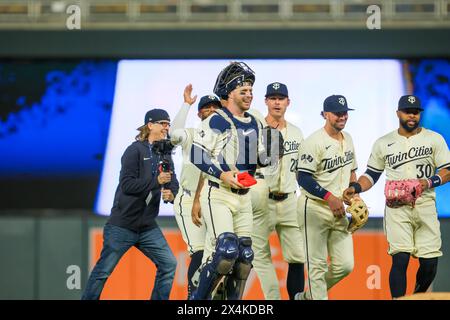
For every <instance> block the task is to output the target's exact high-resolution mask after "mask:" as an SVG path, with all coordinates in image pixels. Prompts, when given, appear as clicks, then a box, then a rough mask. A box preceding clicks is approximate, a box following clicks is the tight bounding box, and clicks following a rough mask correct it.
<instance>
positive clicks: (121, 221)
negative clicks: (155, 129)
mask: <svg viewBox="0 0 450 320" xmlns="http://www.w3.org/2000/svg"><path fill="white" fill-rule="evenodd" d="M150 149H151V145H150V144H149V143H148V142H147V141H145V142H141V141H136V142H133V143H132V144H131V145H130V146H129V147H128V148H127V149H126V150H125V152H124V154H123V156H122V160H121V161H122V168H121V170H120V178H119V185H118V186H117V189H116V194H115V196H114V203H113V207H112V209H111V216H110V218H109V220H108V223H110V224H112V225H115V226H119V227H122V228H126V229H129V230H132V231H135V232H142V231H146V230H150V229H153V228H155V227H157V224H156V221H155V218H156V217H157V216H158V213H159V204H160V200H161V185H160V184H159V183H158V179H157V178H158V174H159V171H158V163H159V161H160V160H161V156H160V155H158V154H155V153H154V152H153V151H151V150H150ZM169 158H170V159H169V160H170V166H171V169H172V172H173V174H172V181H171V182H170V185H169V189H170V190H172V193H173V194H174V196H175V195H176V194H177V192H178V188H179V185H178V181H177V178H176V175H175V170H174V165H173V161H172V158H171V157H169ZM150 192H151V193H152V196H151V199H150V201H149V203H148V204H147V203H146V199H147V198H148V195H149V194H150Z"/></svg>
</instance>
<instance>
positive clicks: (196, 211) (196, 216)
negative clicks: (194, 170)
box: [191, 174, 205, 227]
mask: <svg viewBox="0 0 450 320" xmlns="http://www.w3.org/2000/svg"><path fill="white" fill-rule="evenodd" d="M204 182H205V178H204V177H203V175H202V174H200V179H198V183H197V190H195V196H194V202H193V203H192V210H191V216H192V222H193V223H194V224H195V225H196V226H197V227H200V226H201V225H202V211H201V206H200V192H201V191H202V188H203V184H204Z"/></svg>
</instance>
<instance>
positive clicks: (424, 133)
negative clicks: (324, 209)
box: [343, 95, 450, 298]
mask: <svg viewBox="0 0 450 320" xmlns="http://www.w3.org/2000/svg"><path fill="white" fill-rule="evenodd" d="M421 111H423V109H422V106H421V104H420V100H419V98H418V97H416V96H413V95H409V96H408V95H407V96H402V97H401V98H400V100H399V104H398V110H397V117H398V119H399V128H398V130H395V131H392V132H390V133H388V134H387V135H385V136H383V137H381V138H380V139H378V140H377V141H376V142H375V144H374V146H373V148H372V153H371V155H370V159H369V163H368V165H367V171H366V172H365V174H364V175H362V176H361V177H359V179H358V182H356V183H352V184H350V187H349V188H348V189H346V190H345V191H344V195H343V196H344V201H350V199H351V198H352V197H353V195H354V194H355V193H361V192H364V191H367V190H369V189H370V188H371V187H372V186H373V185H374V184H375V183H376V182H377V180H378V178H379V177H380V175H381V173H382V172H383V171H384V170H386V178H387V182H386V186H385V196H386V210H385V220H384V225H385V233H386V237H387V241H388V243H389V250H388V253H389V254H390V255H391V256H392V267H391V271H390V275H389V285H390V289H391V295H392V297H393V298H398V297H401V296H404V295H405V294H406V284H407V282H406V270H407V267H408V263H409V259H410V256H411V255H412V256H413V257H415V258H419V263H420V267H419V270H418V271H417V276H416V286H415V289H414V293H418V292H425V291H427V289H428V288H429V286H430V285H431V283H432V282H433V279H434V277H435V275H436V271H437V264H438V257H440V256H441V255H442V252H441V251H440V248H441V234H440V230H439V221H438V218H437V212H436V203H435V201H436V195H435V192H434V188H436V187H438V186H440V185H443V184H445V183H446V182H448V181H449V180H450V153H449V149H448V146H447V144H446V142H445V140H444V138H443V137H442V136H441V135H440V134H438V133H436V132H433V131H431V130H428V129H425V128H421V127H419V121H420V113H421ZM436 171H437V173H436Z"/></svg>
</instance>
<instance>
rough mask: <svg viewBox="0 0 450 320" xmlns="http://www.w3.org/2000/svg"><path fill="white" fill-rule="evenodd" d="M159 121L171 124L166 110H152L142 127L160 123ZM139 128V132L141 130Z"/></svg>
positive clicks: (147, 114) (146, 115)
mask: <svg viewBox="0 0 450 320" xmlns="http://www.w3.org/2000/svg"><path fill="white" fill-rule="evenodd" d="M158 121H168V122H170V117H169V114H168V113H167V111H166V110H163V109H152V110H149V111H147V113H146V114H145V118H144V124H143V125H142V126H141V127H143V126H145V125H146V124H147V123H149V122H158ZM141 127H139V128H138V130H139V129H140V128H141Z"/></svg>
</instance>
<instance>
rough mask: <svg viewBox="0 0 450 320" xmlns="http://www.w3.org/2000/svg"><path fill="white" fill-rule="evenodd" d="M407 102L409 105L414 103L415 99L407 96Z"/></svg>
mask: <svg viewBox="0 0 450 320" xmlns="http://www.w3.org/2000/svg"><path fill="white" fill-rule="evenodd" d="M408 101H409V103H411V104H413V103H414V102H416V97H414V96H409V97H408Z"/></svg>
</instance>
